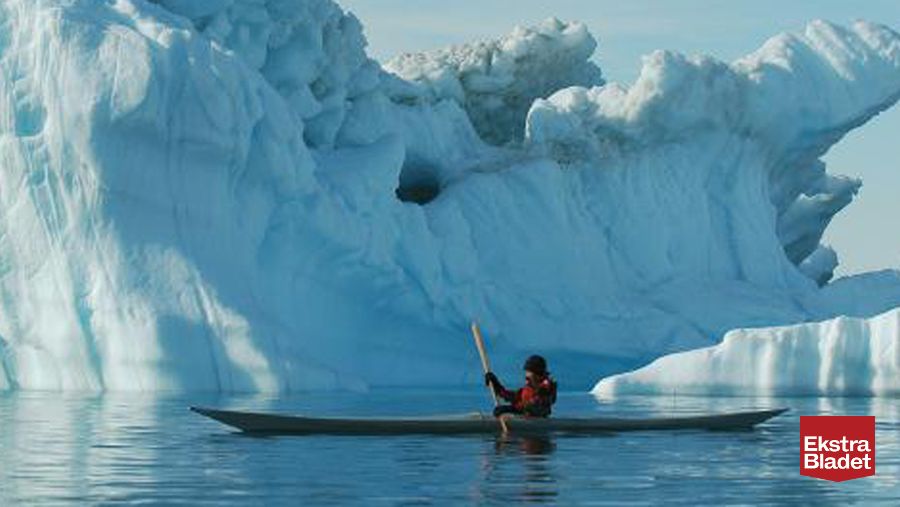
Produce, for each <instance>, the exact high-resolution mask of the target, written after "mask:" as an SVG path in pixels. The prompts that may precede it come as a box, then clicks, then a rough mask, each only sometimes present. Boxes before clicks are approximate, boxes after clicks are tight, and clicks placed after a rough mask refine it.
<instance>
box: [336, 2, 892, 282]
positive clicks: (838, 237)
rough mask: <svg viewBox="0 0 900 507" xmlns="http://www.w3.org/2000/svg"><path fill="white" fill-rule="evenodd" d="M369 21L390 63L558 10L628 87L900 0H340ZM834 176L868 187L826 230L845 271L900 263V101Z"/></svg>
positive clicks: (842, 148) (833, 158) (880, 10)
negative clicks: (674, 62) (647, 58)
mask: <svg viewBox="0 0 900 507" xmlns="http://www.w3.org/2000/svg"><path fill="white" fill-rule="evenodd" d="M338 1H339V2H340V3H341V4H342V5H343V6H344V7H345V8H346V9H348V10H350V11H351V12H353V13H355V14H356V15H357V17H359V18H360V20H361V21H362V23H363V25H364V26H365V32H366V36H367V38H368V40H369V54H370V55H371V56H372V57H374V58H376V59H378V60H382V61H384V60H386V59H389V58H390V57H392V56H394V55H397V54H399V53H403V52H412V51H422V50H426V49H434V48H438V47H443V46H447V45H450V44H459V43H465V42H469V41H473V40H479V39H488V38H494V37H497V36H500V35H504V34H506V33H509V32H510V30H511V29H512V28H513V27H514V26H515V25H533V24H536V23H538V22H540V21H541V20H543V19H545V18H547V17H550V16H555V17H557V18H559V19H562V20H566V21H576V20H577V21H581V22H583V23H585V24H586V25H587V26H588V28H590V30H591V33H593V34H594V36H595V37H596V38H597V39H598V41H599V47H598V49H597V52H596V54H595V55H594V59H595V60H596V61H597V62H598V63H599V64H600V66H601V68H602V69H603V73H604V75H605V77H606V79H607V80H608V81H618V82H620V83H630V82H632V81H634V79H635V78H636V77H637V75H638V72H639V71H640V65H641V56H642V55H645V54H648V53H650V52H651V51H653V50H655V49H669V50H675V51H679V52H682V53H686V54H708V55H712V56H714V57H717V58H719V59H722V60H725V61H732V60H734V59H736V58H738V57H740V56H742V55H744V54H747V53H750V52H751V51H753V50H754V49H756V48H757V47H759V46H760V45H761V44H762V43H763V42H764V41H765V40H766V39H768V38H769V37H771V36H773V35H776V34H777V33H779V32H783V31H798V30H800V29H802V27H803V26H804V25H805V24H806V23H807V22H808V21H810V20H813V19H825V20H828V21H831V22H835V23H841V24H849V23H851V22H853V21H854V20H857V19H865V20H868V21H874V22H878V23H882V24H886V25H888V26H890V27H891V28H893V29H894V30H900V0H865V1H855V2H854V1H849V0H817V1H813V0H777V1H776V0H753V1H747V0H678V1H677V2H676V1H662V0H656V1H652V0H629V1H623V0H554V1H547V0H478V1H475V0H454V1H452V2H448V1H446V0H415V1H410V0H338ZM825 162H826V163H827V164H828V170H829V172H831V173H837V174H845V175H848V176H853V177H857V178H861V179H862V180H863V187H862V189H861V190H860V193H859V195H858V196H857V199H856V201H854V202H853V203H852V204H851V205H850V206H849V207H848V208H846V209H845V210H844V211H843V212H841V213H840V214H838V216H837V217H835V219H834V220H833V221H832V223H831V226H830V227H829V229H828V231H826V234H825V238H824V242H825V243H827V244H830V245H831V246H832V247H834V248H835V250H837V252H838V256H839V258H840V262H841V265H840V266H839V267H838V275H847V274H854V273H860V272H864V271H871V270H876V269H883V268H895V269H900V225H898V223H897V222H898V219H900V105H897V106H894V107H893V108H892V109H890V110H888V111H886V112H884V113H882V114H881V115H879V116H878V117H876V118H874V119H872V120H871V121H870V122H869V123H867V124H866V125H864V126H862V127H860V128H859V129H857V130H855V131H853V132H851V133H850V134H849V135H847V136H846V137H845V138H844V139H843V140H842V141H841V142H840V143H838V144H837V145H835V146H834V147H833V148H832V149H831V151H830V152H829V153H828V154H827V155H826V156H825Z"/></svg>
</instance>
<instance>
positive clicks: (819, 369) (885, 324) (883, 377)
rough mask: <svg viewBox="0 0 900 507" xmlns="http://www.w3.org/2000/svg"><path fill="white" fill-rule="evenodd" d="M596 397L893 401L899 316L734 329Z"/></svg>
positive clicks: (899, 387)
mask: <svg viewBox="0 0 900 507" xmlns="http://www.w3.org/2000/svg"><path fill="white" fill-rule="evenodd" d="M593 392H594V393H595V394H597V395H599V396H603V397H614V396H618V395H623V394H665V395H671V394H687V395H776V396H797V395H801V396H809V395H818V396H834V395H837V396H850V395H861V396H873V395H875V396H898V395H900V309H895V310H891V311H889V312H886V313H884V314H882V315H878V316H876V317H873V318H871V319H858V318H852V317H837V318H835V319H832V320H828V321H825V322H819V323H810V324H799V325H796V326H786V327H773V328H762V329H738V330H734V331H731V332H729V333H728V334H726V335H725V339H724V340H723V341H722V343H720V344H718V345H716V346H713V347H707V348H703V349H698V350H691V351H689V352H681V353H677V354H672V355H668V356H664V357H661V358H659V359H657V360H656V361H654V362H653V363H651V364H649V365H647V366H646V367H644V368H641V369H639V370H637V371H634V372H630V373H625V374H620V375H614V376H612V377H608V378H605V379H603V380H601V381H600V382H599V383H597V385H596V386H595V387H594V391H593Z"/></svg>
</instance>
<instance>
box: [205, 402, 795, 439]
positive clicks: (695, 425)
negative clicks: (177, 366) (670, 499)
mask: <svg viewBox="0 0 900 507" xmlns="http://www.w3.org/2000/svg"><path fill="white" fill-rule="evenodd" d="M191 410H193V411H194V412H197V413H198V414H201V415H204V416H206V417H209V418H210V419H215V420H216V421H219V422H221V423H223V424H226V425H228V426H231V427H233V428H236V429H238V430H241V431H243V432H245V433H252V434H267V435H411V434H431V435H464V434H478V433H484V434H491V433H501V432H502V429H501V427H500V424H499V423H498V421H497V419H496V418H494V417H493V416H489V415H483V414H469V415H458V416H431V417H396V418H332V417H328V418H322V417H303V416H293V415H279V414H264V413H254V412H238V411H233V410H217V409H212V408H202V407H191ZM786 411H787V409H786V408H779V409H773V410H754V411H749V412H731V413H721V414H708V415H696V416H683V417H682V416H679V417H660V418H646V419H639V418H619V417H583V418H566V417H561V418H556V417H551V418H547V419H540V418H528V417H510V418H507V419H506V424H507V426H508V428H509V432H510V433H521V434H548V433H579V434H589V433H611V432H620V431H672V430H718V431H725V430H749V429H752V428H753V427H754V426H756V425H757V424H760V423H762V422H764V421H767V420H769V419H771V418H773V417H776V416H778V415H780V414H783V413H784V412H786Z"/></svg>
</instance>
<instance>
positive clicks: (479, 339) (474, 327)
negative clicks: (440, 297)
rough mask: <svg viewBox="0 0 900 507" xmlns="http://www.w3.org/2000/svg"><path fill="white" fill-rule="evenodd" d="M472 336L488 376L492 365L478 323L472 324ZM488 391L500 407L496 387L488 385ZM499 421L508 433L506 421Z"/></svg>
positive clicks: (495, 404) (495, 403)
mask: <svg viewBox="0 0 900 507" xmlns="http://www.w3.org/2000/svg"><path fill="white" fill-rule="evenodd" d="M472 336H474V337H475V347H476V348H478V355H479V356H480V357H481V368H482V369H483V370H484V373H485V374H487V373H488V372H489V371H491V363H490V361H489V360H488V355H487V351H485V350H484V338H483V337H482V336H481V329H479V328H478V323H476V322H473V323H472ZM488 390H489V391H490V392H491V397H493V398H494V406H495V407H496V406H499V405H500V400H499V399H498V398H497V393H496V392H494V386H491V385H488ZM497 420H498V421H500V427H501V428H503V433H508V432H509V428H507V426H506V421H505V420H503V418H502V417H498V418H497Z"/></svg>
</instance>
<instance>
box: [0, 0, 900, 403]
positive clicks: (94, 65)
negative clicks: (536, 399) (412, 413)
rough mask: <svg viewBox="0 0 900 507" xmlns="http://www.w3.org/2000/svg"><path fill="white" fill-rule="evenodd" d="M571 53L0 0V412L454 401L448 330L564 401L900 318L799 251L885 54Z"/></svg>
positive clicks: (332, 25) (879, 48) (308, 14)
mask: <svg viewBox="0 0 900 507" xmlns="http://www.w3.org/2000/svg"><path fill="white" fill-rule="evenodd" d="M595 47H596V41H595V39H594V38H593V37H591V36H590V34H589V33H588V32H587V31H586V29H585V28H584V27H583V26H582V25H579V24H577V23H562V22H559V21H555V20H550V21H547V22H545V23H543V24H541V25H539V26H536V27H533V28H518V29H516V30H515V31H513V33H512V34H511V35H509V36H507V37H504V38H501V39H497V40H495V41H486V42H480V43H476V44H472V45H468V46H462V47H455V48H450V49H447V50H443V51H437V52H429V53H423V54H418V55H403V56H400V57H398V58H396V59H394V60H392V61H391V62H389V63H387V64H386V65H385V66H384V67H382V66H380V65H379V64H378V63H377V62H375V61H373V60H371V59H369V58H368V57H367V56H366V53H365V39H364V37H363V35H362V29H361V25H360V23H359V21H358V20H357V19H356V18H355V17H353V16H352V15H351V14H348V13H345V12H344V11H342V10H341V8H340V7H339V6H337V5H336V4H334V3H333V2H331V1H330V0H258V1H241V0H204V1H188V0H158V1H156V2H150V1H145V0H115V1H101V0H7V1H5V2H3V3H2V4H0V388H3V389H10V388H13V389H16V388H18V389H66V390H76V389H84V390H102V389H120V390H165V389H176V390H191V389H210V390H226V391H239V390H248V391H258V390H267V391H270V390H298V389H330V388H346V389H363V388H366V387H367V386H377V385H409V384H412V383H415V384H425V385H438V384H440V385H448V384H461V383H465V382H472V381H475V380H476V379H477V377H478V369H477V366H478V365H477V361H476V360H475V356H474V352H473V351H472V349H471V343H470V341H469V338H468V336H467V325H468V322H469V320H470V319H473V318H477V319H478V320H480V321H481V323H482V325H483V327H484V329H485V331H486V332H487V333H488V335H489V340H490V344H491V348H492V351H493V354H494V357H495V361H496V362H497V363H498V367H499V369H500V370H501V372H503V371H507V372H512V371H515V370H516V369H517V368H516V366H518V363H519V361H520V360H521V358H522V356H523V355H524V354H526V352H530V351H533V350H540V351H542V352H544V353H545V355H547V356H548V357H549V358H550V360H551V363H552V365H553V367H554V368H555V369H556V370H558V374H559V376H560V377H561V380H562V381H563V383H564V385H566V387H568V388H575V387H582V386H583V387H587V386H588V385H590V381H591V380H593V379H594V378H595V375H596V374H598V373H613V372H618V371H622V370H623V369H625V368H630V367H634V366H637V365H639V364H643V363H646V362H647V361H649V360H651V359H653V358H655V357H658V356H659V355H661V354H665V353H669V352H674V351H680V350H685V349H687V348H692V347H700V346H708V345H711V344H713V343H716V342H717V341H718V340H719V339H720V338H721V336H722V335H723V334H724V333H725V332H727V331H729V330H732V329H735V328H741V327H750V326H753V327H756V326H764V325H765V326H771V325H784V324H795V323H801V322H809V321H815V320H823V319H827V318H831V317H834V316H836V315H854V316H857V317H869V316H872V315H874V314H876V313H880V312H883V311H885V310H887V309H889V308H892V307H896V306H898V305H900V282H898V280H897V274H896V273H895V272H882V273H872V274H868V275H864V276H861V277H855V278H852V279H843V280H839V281H836V282H830V283H829V279H830V277H831V275H830V273H831V272H832V271H833V269H834V266H835V265H836V263H837V256H836V254H835V252H833V251H831V250H830V249H828V247H826V246H823V245H821V244H820V238H821V235H822V231H823V230H824V229H825V227H826V226H827V224H828V222H829V220H830V219H831V217H832V216H833V215H834V214H835V213H837V212H838V211H839V210H840V209H841V208H843V207H844V206H846V205H847V204H848V203H849V202H850V201H851V200H852V198H853V196H854V194H855V193H856V191H857V189H858V187H859V182H858V181H855V180H852V179H848V178H843V177H840V176H833V175H830V174H828V173H827V172H826V171H825V167H824V164H823V163H822V162H821V161H820V157H821V156H822V155H823V154H824V153H825V151H826V150H827V149H828V148H829V147H830V146H831V145H833V144H834V143H836V142H837V141H838V140H839V139H840V138H841V136H843V135H844V134H845V133H846V132H848V131H849V130H851V129H853V128H855V127H857V126H859V125H861V124H863V123H864V122H865V121H866V120H867V119H869V118H870V117H872V116H873V115H875V114H877V113H878V112H879V111H881V110H883V109H885V108H887V107H890V106H891V105H892V104H893V103H894V102H895V101H896V100H897V98H898V95H900V36H898V34H897V33H895V32H894V31H892V30H891V29H889V28H887V27H884V26H880V25H876V24H870V23H863V22H860V23H857V24H855V25H854V26H853V27H850V28H844V27H839V26H834V25H831V24H828V23H825V22H819V21H817V22H813V23H811V24H810V25H808V26H807V27H806V29H805V31H804V32H803V33H801V34H788V35H781V36H778V37H775V38H773V39H771V40H770V41H768V42H766V43H765V44H764V45H763V47H762V48H761V49H760V50H758V51H757V52H755V53H753V54H751V55H749V56H747V57H745V58H743V59H740V60H738V61H736V62H733V63H730V64H728V63H723V62H719V61H715V60H713V59H711V58H706V57H686V56H682V55H679V54H676V53H670V52H665V51H660V52H656V53H653V54H651V55H650V56H648V57H647V58H646V59H645V61H644V66H643V70H642V72H641V74H640V77H639V79H638V80H637V81H636V82H635V83H634V84H633V85H631V86H630V87H625V86H622V85H619V84H615V83H610V84H606V83H604V81H603V79H602V76H601V72H600V70H599V69H598V68H597V67H596V65H595V64H593V63H591V61H590V60H589V57H590V56H591V53H592V52H593V51H594V49H595ZM820 286H822V287H820ZM858 294H863V297H857V295H858Z"/></svg>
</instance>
